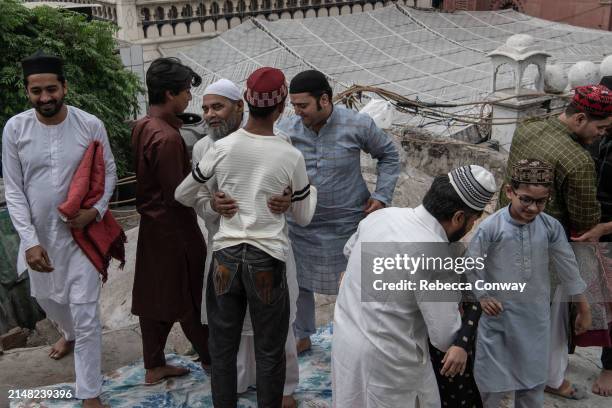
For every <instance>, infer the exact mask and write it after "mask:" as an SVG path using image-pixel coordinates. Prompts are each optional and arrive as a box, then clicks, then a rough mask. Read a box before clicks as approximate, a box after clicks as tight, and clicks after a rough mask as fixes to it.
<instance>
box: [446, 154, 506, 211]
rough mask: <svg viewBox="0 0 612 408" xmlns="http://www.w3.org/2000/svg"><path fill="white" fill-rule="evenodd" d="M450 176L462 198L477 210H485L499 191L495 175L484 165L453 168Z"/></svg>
mask: <svg viewBox="0 0 612 408" xmlns="http://www.w3.org/2000/svg"><path fill="white" fill-rule="evenodd" d="M448 178H449V179H450V183H451V185H452V186H453V188H454V189H455V191H456V192H457V194H458V195H459V197H460V198H461V200H462V201H463V202H464V203H465V204H466V205H467V206H468V207H470V208H472V209H474V210H476V211H482V210H484V208H485V207H486V206H487V204H489V201H491V198H493V195H494V194H495V192H496V191H497V185H496V184H495V177H494V176H493V174H491V172H490V171H489V170H487V169H485V168H484V167H480V166H476V165H471V166H463V167H459V168H457V169H454V170H451V171H450V173H448Z"/></svg>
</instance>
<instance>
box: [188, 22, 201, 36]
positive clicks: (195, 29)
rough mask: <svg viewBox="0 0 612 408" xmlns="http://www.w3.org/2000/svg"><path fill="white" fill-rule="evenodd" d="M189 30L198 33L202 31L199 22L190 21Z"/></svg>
mask: <svg viewBox="0 0 612 408" xmlns="http://www.w3.org/2000/svg"><path fill="white" fill-rule="evenodd" d="M189 32H190V33H191V34H200V33H201V32H202V26H201V25H200V23H199V22H197V21H192V22H191V24H189Z"/></svg>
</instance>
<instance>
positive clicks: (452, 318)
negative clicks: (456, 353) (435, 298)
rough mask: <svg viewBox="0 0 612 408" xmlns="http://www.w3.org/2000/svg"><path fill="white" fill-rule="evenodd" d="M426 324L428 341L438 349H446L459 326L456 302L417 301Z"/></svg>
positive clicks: (459, 320)
mask: <svg viewBox="0 0 612 408" xmlns="http://www.w3.org/2000/svg"><path fill="white" fill-rule="evenodd" d="M419 309H420V310H421V314H422V315H423V319H424V320H425V325H426V326H427V333H428V334H429V341H430V342H431V344H432V345H433V346H434V347H435V348H437V349H438V350H440V351H446V350H448V348H449V347H450V346H451V345H452V344H453V341H455V336H456V334H457V332H458V331H459V329H460V328H461V315H460V314H459V305H458V303H456V302H419Z"/></svg>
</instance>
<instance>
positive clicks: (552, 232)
mask: <svg viewBox="0 0 612 408" xmlns="http://www.w3.org/2000/svg"><path fill="white" fill-rule="evenodd" d="M534 163H535V164H534ZM521 166H522V167H521ZM536 170H537V171H536ZM534 171H535V172H534ZM513 174H514V175H516V176H514V175H513V178H512V186H507V187H506V194H507V195H508V198H509V199H510V201H511V204H510V205H509V206H507V207H504V208H502V209H500V210H499V211H497V212H496V213H494V214H493V215H491V216H489V217H488V218H487V219H485V220H484V221H483V222H482V223H481V224H480V225H479V226H478V229H477V231H476V233H475V235H474V237H473V238H472V240H471V242H470V244H469V247H468V253H467V255H466V256H468V257H485V267H484V268H483V269H480V270H479V269H473V270H472V271H471V272H470V273H468V280H469V281H470V282H471V283H472V284H474V285H475V284H476V283H477V282H478V281H480V285H482V281H484V282H486V283H525V284H526V285H525V287H524V289H523V291H522V292H520V291H518V290H517V291H512V290H506V291H502V290H496V289H493V290H489V289H487V288H483V287H482V286H480V287H478V286H477V287H476V288H477V289H478V290H474V293H475V294H476V296H477V298H478V299H479V300H480V303H481V305H482V307H483V312H484V313H483V314H482V316H481V318H480V322H479V326H478V336H477V341H476V359H475V364H474V376H475V379H476V383H477V385H478V389H479V391H480V393H481V395H482V400H483V404H484V406H485V408H486V407H498V406H499V403H500V401H501V399H502V397H503V393H505V392H508V391H514V392H515V407H528V408H535V407H541V406H542V404H543V399H544V386H545V384H546V382H547V380H548V360H549V357H548V356H549V345H550V331H551V329H550V275H549V262H552V264H553V266H554V270H555V271H556V273H557V275H558V280H559V282H560V285H562V286H563V287H564V289H565V291H566V293H567V294H568V295H578V294H581V293H582V292H584V290H585V288H586V285H585V283H584V281H583V280H582V278H581V277H580V274H579V271H578V264H577V262H576V258H575V256H574V252H573V251H572V248H571V247H570V245H569V243H568V242H567V238H566V235H565V231H564V230H563V226H562V225H561V223H559V221H557V220H556V219H555V218H553V217H551V216H549V215H547V214H545V213H543V212H542V211H543V209H544V206H545V205H546V201H547V200H548V197H549V195H550V189H549V186H550V181H551V180H552V168H550V167H548V165H546V164H545V163H543V162H537V161H533V160H532V161H528V160H522V161H520V162H519V163H518V164H517V165H516V166H515V168H514V169H513ZM530 175H531V176H530ZM576 300H578V301H579V302H580V304H581V306H582V307H584V308H585V309H581V310H582V315H579V318H578V319H577V325H576V327H577V328H580V327H582V326H584V325H588V324H590V323H586V322H587V321H590V311H589V310H588V305H587V304H586V301H585V300H584V297H583V296H580V297H578V298H577V299H576ZM587 315H588V316H587Z"/></svg>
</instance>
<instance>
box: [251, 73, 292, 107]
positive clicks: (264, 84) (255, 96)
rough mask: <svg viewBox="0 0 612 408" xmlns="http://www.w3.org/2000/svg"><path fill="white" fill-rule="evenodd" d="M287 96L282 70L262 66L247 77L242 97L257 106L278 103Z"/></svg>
mask: <svg viewBox="0 0 612 408" xmlns="http://www.w3.org/2000/svg"><path fill="white" fill-rule="evenodd" d="M286 96H287V83H286V81H285V75H284V74H283V72H282V71H281V70H279V69H276V68H270V67H263V68H259V69H258V70H257V71H255V72H253V73H252V74H251V75H250V76H249V78H248V79H247V90H246V92H245V95H244V98H245V99H246V100H247V102H248V103H249V104H250V105H252V106H256V107H258V108H267V107H269V106H274V105H278V104H279V103H281V102H282V101H283V99H285V97H286Z"/></svg>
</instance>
